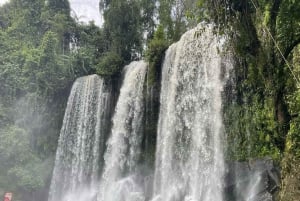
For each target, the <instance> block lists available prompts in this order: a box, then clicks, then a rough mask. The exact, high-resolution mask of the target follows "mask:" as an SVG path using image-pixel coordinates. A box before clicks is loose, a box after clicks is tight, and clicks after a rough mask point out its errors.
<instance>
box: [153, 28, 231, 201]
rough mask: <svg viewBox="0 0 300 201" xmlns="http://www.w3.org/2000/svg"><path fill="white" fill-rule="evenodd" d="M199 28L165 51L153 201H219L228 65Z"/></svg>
mask: <svg viewBox="0 0 300 201" xmlns="http://www.w3.org/2000/svg"><path fill="white" fill-rule="evenodd" d="M222 46H223V45H222V39H220V38H218V37H217V36H216V35H215V34H213V27H212V26H203V25H199V26H198V27H197V28H195V29H193V30H191V31H188V32H187V33H185V34H184V35H183V36H182V38H181V40H180V41H179V42H177V43H176V44H173V45H172V46H170V47H169V49H168V50H167V52H166V57H165V61H164V63H163V72H162V89H161V100H160V102H161V108H160V116H159V124H158V138H157V151H156V167H155V168H156V169H155V179H154V195H153V201H158V200H159V201H222V200H224V199H223V185H224V181H223V179H224V173H225V164H224V156H223V141H222V140H223V123H222V91H223V88H224V85H225V82H226V80H227V79H228V77H229V73H228V71H229V69H230V68H231V64H230V63H229V62H228V61H227V60H226V59H224V57H223V56H222V55H221V54H220V51H221V50H222Z"/></svg>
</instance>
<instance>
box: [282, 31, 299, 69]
mask: <svg viewBox="0 0 300 201" xmlns="http://www.w3.org/2000/svg"><path fill="white" fill-rule="evenodd" d="M298 44H300V36H299V38H297V39H296V40H294V42H293V43H291V44H290V45H289V46H288V47H287V48H286V49H285V51H284V53H283V56H284V58H282V59H281V62H280V65H281V66H282V65H284V63H285V59H287V58H288V56H289V55H290V53H291V52H292V51H293V49H294V48H295V47H296V46H297V45H298Z"/></svg>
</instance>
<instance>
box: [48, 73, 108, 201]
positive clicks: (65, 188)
mask: <svg viewBox="0 0 300 201" xmlns="http://www.w3.org/2000/svg"><path fill="white" fill-rule="evenodd" d="M108 85H109V84H106V83H105V82H104V80H103V79H101V78H100V77H99V76H97V75H91V76H86V77H82V78H78V79H77V80H76V82H75V83H74V85H73V87H72V90H71V94H70V96H69V100H68V105H67V108H66V112H65V117H64V121H63V126H62V129H61V133H60V137H59V142H58V149H57V152H56V160H55V167H54V171H53V177H52V183H51V188H50V193H49V199H48V200H49V201H75V200H76V201H86V200H91V199H92V197H93V196H95V194H96V192H97V189H96V187H97V182H98V178H99V176H98V174H99V170H100V168H101V164H102V163H103V161H102V160H101V157H102V156H103V152H104V143H105V142H104V140H105V134H106V132H107V125H108V124H109V111H110V110H109V108H110V102H111V100H110V96H111V87H110V86H108Z"/></svg>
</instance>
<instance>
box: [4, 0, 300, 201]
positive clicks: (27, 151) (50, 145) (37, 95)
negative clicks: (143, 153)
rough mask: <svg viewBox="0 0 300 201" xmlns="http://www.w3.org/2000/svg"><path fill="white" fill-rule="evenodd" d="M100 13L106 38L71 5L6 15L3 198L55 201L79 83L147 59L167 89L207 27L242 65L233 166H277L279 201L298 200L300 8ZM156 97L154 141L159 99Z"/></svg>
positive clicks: (13, 7)
mask: <svg viewBox="0 0 300 201" xmlns="http://www.w3.org/2000/svg"><path fill="white" fill-rule="evenodd" d="M100 7H101V10H100V11H99V12H101V13H102V14H103V17H104V20H105V22H104V24H103V27H101V28H100V27H97V26H95V25H94V24H93V23H92V22H91V23H90V24H88V25H83V24H78V23H76V22H75V21H74V19H72V18H71V17H70V7H69V3H68V1H66V0H49V1H44V0H10V2H9V3H7V4H5V5H4V6H2V7H0V194H1V193H2V192H3V191H17V192H20V193H18V194H17V198H16V200H18V196H22V198H23V199H25V198H24V197H26V199H27V200H31V199H32V197H34V196H35V199H36V200H44V199H45V197H46V196H47V188H48V186H49V182H50V177H51V171H52V167H53V162H54V160H53V159H54V155H55V150H56V146H57V139H58V135H59V129H60V126H61V123H62V118H63V113H64V108H65V105H66V101H67V97H68V93H69V90H70V87H71V84H72V82H73V81H74V79H76V78H77V77H79V76H83V75H87V74H92V73H97V74H99V75H103V76H118V75H119V74H120V72H121V70H122V67H123V66H124V65H125V64H128V63H129V62H130V61H132V60H137V59H141V58H143V57H144V58H145V59H146V60H148V62H149V71H148V75H147V84H148V85H149V86H153V87H154V88H156V89H159V82H160V70H161V64H162V62H163V56H164V51H165V50H166V49H167V47H168V46H169V45H170V44H171V43H173V42H176V41H177V40H178V39H179V38H180V36H181V35H182V34H183V33H184V32H185V31H186V30H187V29H188V28H190V27H192V26H194V25H195V24H196V23H198V22H200V21H201V22H202V21H206V22H207V21H208V22H213V23H215V25H216V31H217V32H218V33H221V34H223V33H226V34H227V35H228V36H229V39H230V44H231V46H230V47H229V49H231V51H232V52H234V53H235V54H234V55H236V58H235V61H236V68H235V70H234V72H233V75H234V80H233V81H232V83H231V85H233V86H229V87H228V88H229V89H232V88H234V90H232V91H233V93H234V94H235V96H230V97H229V98H228V100H229V101H228V102H227V104H226V105H224V117H225V118H224V122H225V126H226V133H227V137H228V154H227V156H228V159H229V160H248V159H249V158H257V157H264V156H271V157H272V158H273V159H275V160H276V161H277V162H278V163H279V164H280V165H281V167H282V178H283V180H282V192H281V195H280V199H281V200H283V201H284V200H286V201H289V200H295V198H297V197H299V182H297V181H299V177H300V176H299V168H300V167H299V166H300V144H299V142H300V135H299V129H300V127H299V123H300V115H299V114H298V111H299V109H300V102H299V101H300V89H299V87H300V77H299V76H300V56H299V55H300V47H299V43H300V25H299V21H300V12H299V10H300V1H297V0H262V1H257V0H245V1H240V0H214V1H209V0H127V1H124V0H100ZM279 50H280V51H279ZM149 86H148V87H149ZM232 91H231V92H232ZM151 97H152V98H153V97H155V98H156V100H146V101H156V102H155V103H156V104H154V105H155V107H156V108H154V110H155V111H156V114H151V115H152V116H151V121H148V123H149V122H150V123H149V128H148V129H149V130H150V131H149V132H151V133H152V135H153V133H155V131H156V122H157V116H158V106H159V100H158V97H159V96H158V95H157V94H156V96H151ZM152 109H153V108H152ZM154 110H153V111H154ZM151 111H152V110H151ZM153 139H155V136H154V137H153ZM151 143H153V144H154V143H155V140H152V141H151ZM152 147H155V146H154V145H153V146H152ZM153 150H154V148H153ZM153 152H154V151H153ZM288 186H290V187H291V188H292V190H289V188H288ZM297 189H298V190H297ZM26 199H25V200H26Z"/></svg>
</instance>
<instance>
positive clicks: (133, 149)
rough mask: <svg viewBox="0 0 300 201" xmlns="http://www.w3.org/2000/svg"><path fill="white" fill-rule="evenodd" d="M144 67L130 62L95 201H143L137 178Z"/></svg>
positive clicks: (125, 70)
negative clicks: (96, 200)
mask: <svg viewBox="0 0 300 201" xmlns="http://www.w3.org/2000/svg"><path fill="white" fill-rule="evenodd" d="M146 69H147V64H146V63H145V62H143V61H140V62H132V63H131V64H129V65H128V66H126V67H125V69H124V80H123V84H122V87H121V91H120V96H119V99H118V102H117V106H116V109H115V114H114V117H113V128H112V132H111V136H110V138H109V140H108V142H107V150H106V153H105V167H104V173H103V175H102V178H101V182H100V192H99V195H98V201H143V200H144V195H143V188H142V187H141V185H140V181H139V180H140V178H139V175H138V161H139V159H140V154H141V143H142V136H143V135H142V123H143V115H144V100H143V99H144V96H143V88H144V80H145V74H146Z"/></svg>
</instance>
